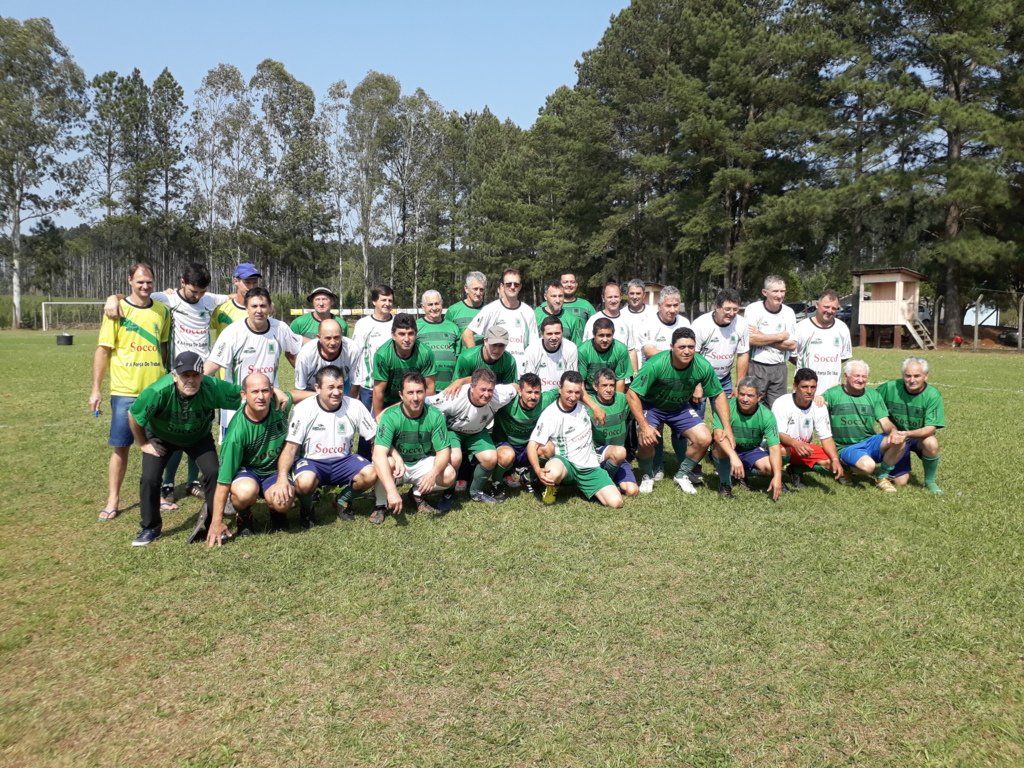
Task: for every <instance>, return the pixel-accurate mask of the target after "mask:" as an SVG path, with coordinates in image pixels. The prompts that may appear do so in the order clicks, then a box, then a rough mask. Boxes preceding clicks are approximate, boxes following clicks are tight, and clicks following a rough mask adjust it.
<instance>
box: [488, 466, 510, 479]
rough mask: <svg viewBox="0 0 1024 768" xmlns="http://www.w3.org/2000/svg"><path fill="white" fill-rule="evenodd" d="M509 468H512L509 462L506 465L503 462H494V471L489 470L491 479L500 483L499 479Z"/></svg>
mask: <svg viewBox="0 0 1024 768" xmlns="http://www.w3.org/2000/svg"><path fill="white" fill-rule="evenodd" d="M510 469H512V465H511V464H509V465H508V466H505V465H504V464H495V465H494V471H493V472H491V480H493V481H494V482H496V483H500V482H501V479H502V478H503V477H505V475H507V474H508V473H509V470H510Z"/></svg>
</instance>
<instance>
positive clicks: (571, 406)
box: [526, 371, 622, 509]
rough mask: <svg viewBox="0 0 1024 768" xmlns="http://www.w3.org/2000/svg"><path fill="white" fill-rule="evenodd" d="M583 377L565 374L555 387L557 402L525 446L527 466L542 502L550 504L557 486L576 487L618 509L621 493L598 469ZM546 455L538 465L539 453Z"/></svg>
mask: <svg viewBox="0 0 1024 768" xmlns="http://www.w3.org/2000/svg"><path fill="white" fill-rule="evenodd" d="M582 398H583V378H582V377H581V376H580V375H579V373H578V372H576V371H566V372H565V373H563V374H562V380H561V382H560V383H559V387H558V399H557V400H556V401H555V402H553V403H552V404H551V405H549V406H548V407H547V408H545V409H544V412H543V413H542V414H541V415H540V418H539V419H538V420H537V426H535V427H534V428H533V434H531V435H530V442H529V443H528V444H527V446H526V453H527V456H529V458H530V466H531V467H532V468H533V471H534V474H535V475H536V476H537V479H539V480H540V481H541V483H543V484H544V485H545V486H547V487H546V488H545V490H544V497H543V501H544V503H545V504H553V503H554V501H555V493H556V492H557V487H558V485H559V483H562V482H563V481H567V482H570V483H573V484H574V485H576V486H577V487H578V488H579V489H580V491H582V492H583V495H584V496H586V497H587V498H588V499H594V498H596V499H597V500H598V502H600V503H601V504H602V505H603V506H605V507H611V508H612V509H621V508H622V494H620V493H619V489H618V488H616V487H615V484H614V483H613V482H612V480H611V478H610V477H609V476H608V472H607V471H605V470H604V469H602V468H601V462H600V460H599V459H598V455H597V451H596V450H595V449H594V437H593V432H592V428H593V425H592V423H591V420H590V414H589V412H588V411H587V409H586V407H585V406H584V405H583V403H582ZM542 450H543V451H544V453H545V455H548V456H550V457H551V458H549V459H548V461H547V464H546V465H545V466H543V467H542V466H541V465H540V459H541V455H540V453H541V451H542Z"/></svg>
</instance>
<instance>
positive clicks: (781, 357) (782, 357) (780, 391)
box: [743, 275, 796, 408]
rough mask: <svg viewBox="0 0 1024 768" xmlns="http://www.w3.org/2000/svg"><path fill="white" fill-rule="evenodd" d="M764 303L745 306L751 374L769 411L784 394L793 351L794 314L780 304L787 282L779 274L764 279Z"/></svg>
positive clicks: (784, 296)
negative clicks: (788, 365)
mask: <svg viewBox="0 0 1024 768" xmlns="http://www.w3.org/2000/svg"><path fill="white" fill-rule="evenodd" d="M761 293H762V294H763V295H764V301H755V302H754V303H753V304H750V305H748V306H747V309H746V311H745V312H744V315H743V316H744V319H745V320H746V322H747V325H748V326H750V375H751V376H753V377H754V380H755V381H756V382H757V390H758V391H759V392H760V393H761V396H762V397H763V398H764V404H765V405H767V406H768V407H769V408H771V407H772V404H773V403H774V402H775V400H776V399H777V398H779V397H781V396H782V395H784V394H786V380H787V379H788V378H789V377H788V376H787V375H786V360H787V359H788V358H789V357H790V356H791V355H792V353H793V352H795V351H796V315H795V314H793V310H792V309H790V308H789V307H787V306H786V305H785V304H783V303H782V302H783V300H784V299H785V298H786V281H785V280H783V279H782V278H781V277H779V276H778V275H769V276H768V277H766V278H765V279H764V288H763V289H762V290H761Z"/></svg>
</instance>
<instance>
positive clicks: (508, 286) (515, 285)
mask: <svg viewBox="0 0 1024 768" xmlns="http://www.w3.org/2000/svg"><path fill="white" fill-rule="evenodd" d="M520 286H522V283H505V287H506V288H519V287H520Z"/></svg>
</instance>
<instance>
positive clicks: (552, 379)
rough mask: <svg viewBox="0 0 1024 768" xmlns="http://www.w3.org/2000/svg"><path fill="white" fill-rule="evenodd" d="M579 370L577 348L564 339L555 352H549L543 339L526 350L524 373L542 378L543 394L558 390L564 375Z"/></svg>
mask: <svg viewBox="0 0 1024 768" xmlns="http://www.w3.org/2000/svg"><path fill="white" fill-rule="evenodd" d="M577 370H579V358H578V355H577V348H576V345H575V344H573V343H572V342H571V341H569V340H568V339H562V344H561V346H560V347H559V348H558V349H557V350H555V351H554V352H548V351H547V350H546V349H545V348H544V342H543V341H542V340H541V339H537V340H536V341H535V342H533V343H532V344H531V345H530V346H529V347H527V349H526V356H525V358H524V360H523V373H536V374H537V375H538V376H540V386H541V392H547V391H548V390H549V389H558V385H559V383H560V382H561V381H562V374H563V373H565V372H566V371H577Z"/></svg>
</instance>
